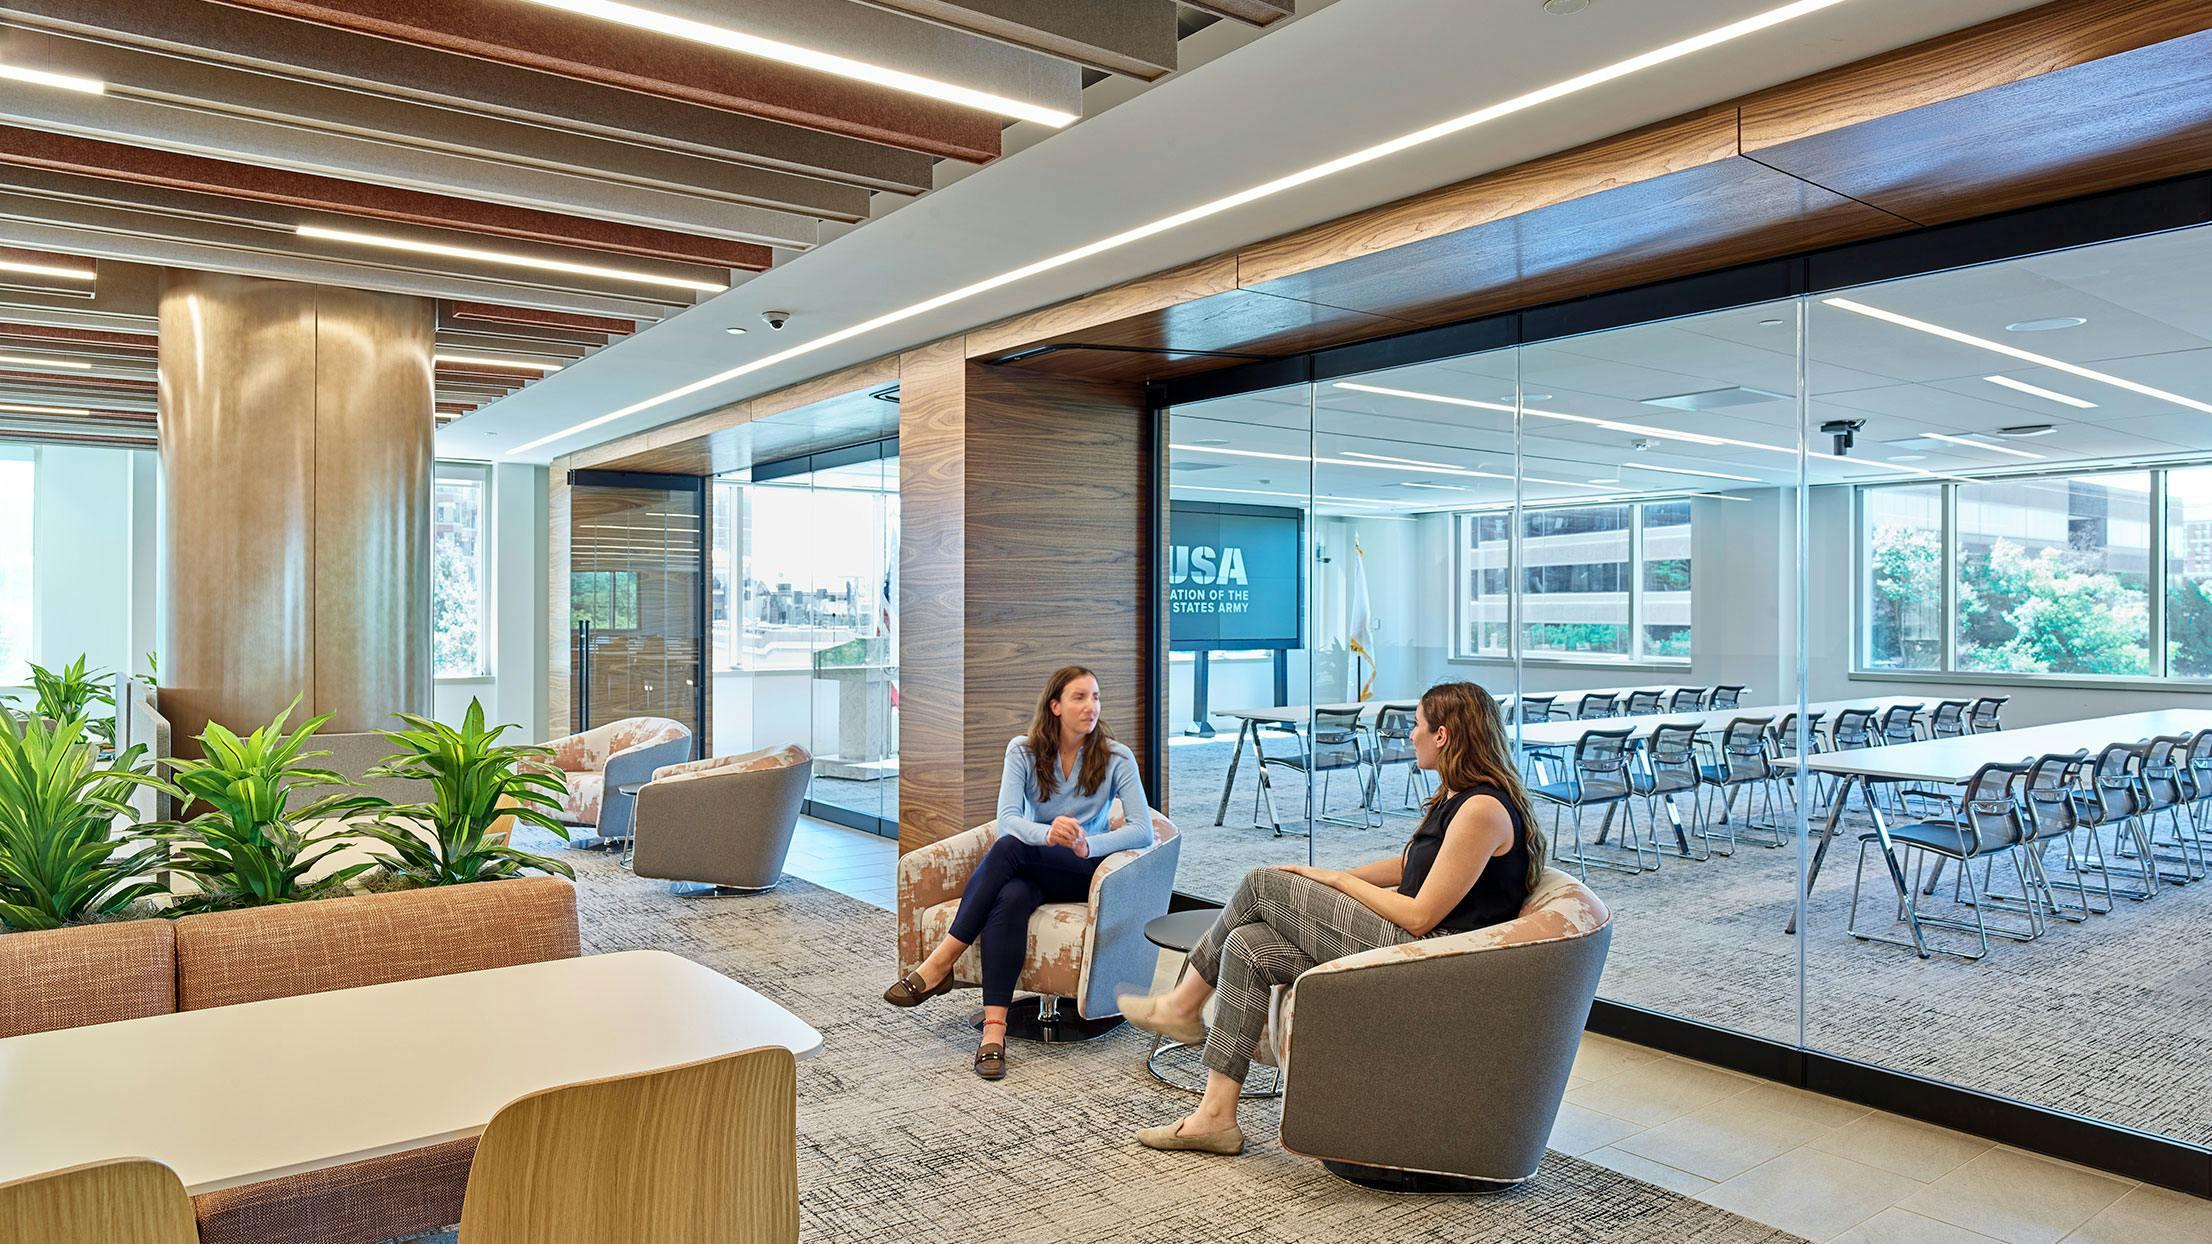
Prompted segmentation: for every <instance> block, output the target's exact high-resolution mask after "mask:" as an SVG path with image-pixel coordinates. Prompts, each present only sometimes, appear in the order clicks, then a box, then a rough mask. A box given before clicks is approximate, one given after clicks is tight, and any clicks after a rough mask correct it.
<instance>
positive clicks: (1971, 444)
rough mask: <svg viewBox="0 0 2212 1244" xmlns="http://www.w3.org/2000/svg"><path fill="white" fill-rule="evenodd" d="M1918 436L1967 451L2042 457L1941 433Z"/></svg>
mask: <svg viewBox="0 0 2212 1244" xmlns="http://www.w3.org/2000/svg"><path fill="white" fill-rule="evenodd" d="M1920 435H1921V436H1923V437H1925V438H1927V439H1928V440H1931V441H1942V442H1943V443H1944V444H1946V445H1964V446H1966V447H1967V448H1968V449H1979V450H1983V451H1985V452H1988V453H1993V454H2011V455H2012V456H2013V457H2015V458H2041V457H2042V456H2043V455H2042V454H2039V453H2031V452H2030V451H2028V450H2025V449H2014V448H2013V447H2012V446H2010V445H1991V444H1988V443H1986V442H1983V441H1977V440H1970V439H1968V438H1966V437H1963V436H1945V435H1944V434H1943V433H1941V432H1922V433H1921V434H1920Z"/></svg>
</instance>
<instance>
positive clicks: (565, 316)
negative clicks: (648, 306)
mask: <svg viewBox="0 0 2212 1244" xmlns="http://www.w3.org/2000/svg"><path fill="white" fill-rule="evenodd" d="M443 306H444V308H445V310H446V313H447V314H448V315H449V316H451V317H452V319H453V320H454V322H455V323H457V324H458V323H464V322H469V323H479V324H513V325H517V326H521V327H527V328H571V329H575V330H577V331H579V332H587V333H605V334H607V335H608V336H610V337H627V336H629V335H630V334H631V333H634V332H636V331H637V323H636V321H634V320H618V319H615V318H614V317H612V316H606V315H575V314H571V313H569V312H565V311H544V310H540V309H538V308H536V307H502V306H498V305H496V304H494V303H489V302H461V301H450V302H446V303H444V304H443Z"/></svg>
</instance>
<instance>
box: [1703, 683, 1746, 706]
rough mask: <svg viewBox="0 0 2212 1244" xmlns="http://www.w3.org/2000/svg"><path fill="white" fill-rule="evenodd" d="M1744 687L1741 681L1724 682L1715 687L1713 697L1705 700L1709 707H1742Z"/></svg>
mask: <svg viewBox="0 0 2212 1244" xmlns="http://www.w3.org/2000/svg"><path fill="white" fill-rule="evenodd" d="M1743 693H1744V689H1743V686H1742V684H1740V683H1722V684H1721V685H1720V686H1718V687H1715V688H1713V698H1712V699H1710V700H1707V701H1706V702H1705V707H1707V708H1715V709H1718V708H1740V707H1742V705H1743Z"/></svg>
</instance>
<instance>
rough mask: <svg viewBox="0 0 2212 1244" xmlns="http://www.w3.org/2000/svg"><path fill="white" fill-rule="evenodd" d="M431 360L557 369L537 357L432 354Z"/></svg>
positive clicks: (553, 364) (519, 367)
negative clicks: (509, 357)
mask: <svg viewBox="0 0 2212 1244" xmlns="http://www.w3.org/2000/svg"><path fill="white" fill-rule="evenodd" d="M430 357H431V359H432V361H434V362H439V363H456V364H459V365H460V366H463V367H511V368H514V369H515V370H517V371H559V370H561V365H560V364H559V363H547V362H543V361H540V360H538V359H495V358H487V357H485V356H483V355H480V354H433V355H431V356H430Z"/></svg>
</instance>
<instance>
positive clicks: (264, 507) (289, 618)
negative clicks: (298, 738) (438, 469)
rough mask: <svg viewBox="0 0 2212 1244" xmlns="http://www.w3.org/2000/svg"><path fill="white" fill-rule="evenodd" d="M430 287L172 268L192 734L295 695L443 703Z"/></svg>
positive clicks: (172, 398) (168, 466) (169, 671)
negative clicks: (420, 293) (426, 291)
mask: <svg viewBox="0 0 2212 1244" xmlns="http://www.w3.org/2000/svg"><path fill="white" fill-rule="evenodd" d="M435 325H436V315H435V310H434V307H433V304H432V303H431V302H430V300H428V299H424V298H411V297H405V296H401V295H396V294H375V293H365V292H362V291H359V290H348V289H334V288H328V287H322V286H314V285H302V284H296V283H293V282H289V281H270V280H261V279H258V278H253V277H241V276H227V275H221V274H216V273H205V272H187V271H181V270H178V271H171V272H169V273H167V274H166V275H165V279H164V282H163V286H162V295H161V459H162V468H163V483H164V492H163V495H164V497H165V502H164V508H165V510H166V514H167V520H168V521H167V525H166V527H165V529H164V536H163V539H164V542H165V544H166V549H165V552H166V556H167V565H168V585H167V588H166V595H165V604H166V608H165V610H164V615H163V622H162V647H161V681H162V707H163V710H164V711H165V712H166V713H167V715H168V716H169V718H170V719H171V721H172V722H173V723H174V725H175V728H176V730H177V737H178V739H179V742H180V746H181V744H182V743H183V741H184V740H185V739H187V738H188V736H190V735H192V734H195V733H197V732H198V731H199V730H200V728H201V727H202V725H204V724H205V723H206V722H207V721H208V720H210V719H213V720H216V721H220V722H222V723H223V724H224V725H226V726H230V727H232V728H233V729H238V730H246V729H251V728H253V727H255V726H257V725H260V724H263V723H265V722H267V721H268V720H269V719H270V718H272V717H274V716H275V715H276V714H277V713H278V712H280V711H281V710H282V709H283V708H284V707H285V705H287V704H289V703H291V702H292V699H293V697H295V696H297V697H299V698H300V701H301V711H300V714H298V715H297V716H296V717H295V720H297V719H298V717H299V716H306V715H310V714H314V713H330V714H333V718H332V720H331V722H330V725H329V726H328V727H326V728H327V729H330V730H333V731H359V730H369V729H375V728H378V727H381V726H385V725H388V724H390V719H391V714H392V713H394V712H401V711H404V712H413V713H425V714H427V713H428V712H429V711H430V689H431V668H430V667H431V651H430V461H431V430H432V416H431V375H430V373H431V352H432V335H433V332H434V329H435Z"/></svg>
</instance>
